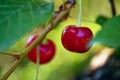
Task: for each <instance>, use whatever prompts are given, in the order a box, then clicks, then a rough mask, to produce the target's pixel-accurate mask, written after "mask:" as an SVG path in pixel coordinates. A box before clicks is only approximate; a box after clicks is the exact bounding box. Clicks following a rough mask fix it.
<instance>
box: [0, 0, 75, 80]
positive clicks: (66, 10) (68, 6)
mask: <svg viewBox="0 0 120 80" xmlns="http://www.w3.org/2000/svg"><path fill="white" fill-rule="evenodd" d="M72 1H75V0H68V1H67V2H66V3H65V4H64V6H63V5H61V6H62V7H60V8H59V9H58V10H59V12H55V14H54V17H53V22H52V26H51V24H49V25H48V26H47V27H46V28H45V29H44V30H43V31H42V32H41V33H40V34H39V36H38V38H37V39H36V40H35V41H34V42H33V43H32V44H31V45H30V46H28V47H27V48H25V49H24V50H23V51H22V52H20V55H18V56H17V57H16V59H15V61H14V63H13V64H12V65H11V66H10V68H9V69H8V71H6V73H5V74H4V75H3V76H2V78H0V80H7V78H8V77H9V76H10V74H11V73H12V72H13V71H14V70H15V69H16V67H17V66H18V65H19V64H20V63H21V61H22V60H23V59H24V58H25V56H26V55H27V54H28V53H29V52H30V51H31V49H32V48H33V47H34V46H36V45H37V44H38V43H40V42H42V40H43V39H44V38H45V36H46V35H47V33H48V32H49V31H50V30H52V29H53V27H55V26H56V24H58V23H59V22H60V21H62V19H63V18H64V17H66V14H69V12H70V10H71V8H72V7H73V6H74V5H75V2H72Z"/></svg>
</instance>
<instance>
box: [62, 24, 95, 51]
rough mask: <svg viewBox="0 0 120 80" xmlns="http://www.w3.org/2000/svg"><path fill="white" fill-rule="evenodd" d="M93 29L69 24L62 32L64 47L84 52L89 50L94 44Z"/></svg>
mask: <svg viewBox="0 0 120 80" xmlns="http://www.w3.org/2000/svg"><path fill="white" fill-rule="evenodd" d="M92 38H93V33H92V31H91V30H90V29H89V28H87V27H76V26H75V25H68V26H67V27H65V28H64V30H63V32H62V37H61V39H62V44H63V46H64V48H66V49H67V50H69V51H73V52H78V53H84V52H87V51H88V50H89V49H90V48H91V46H92V44H90V41H91V39H92Z"/></svg>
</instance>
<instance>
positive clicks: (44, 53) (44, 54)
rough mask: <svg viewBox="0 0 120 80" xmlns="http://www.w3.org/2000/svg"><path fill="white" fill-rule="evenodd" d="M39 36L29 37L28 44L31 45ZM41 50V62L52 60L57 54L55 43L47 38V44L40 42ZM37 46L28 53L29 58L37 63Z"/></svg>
mask: <svg viewBox="0 0 120 80" xmlns="http://www.w3.org/2000/svg"><path fill="white" fill-rule="evenodd" d="M36 38H37V36H32V37H29V39H28V43H27V46H29V45H30V44H31V43H32V42H33V41H34V40H35V39H36ZM38 46H39V52H40V64H45V63H48V62H50V61H51V60H52V59H53V57H54V55H55V44H54V43H53V42H52V41H51V40H50V39H47V41H46V44H39V45H38ZM36 53H37V46H35V47H34V48H33V49H32V50H31V51H30V52H29V53H28V55H27V57H28V59H29V60H30V61H32V62H34V63H36V58H37V54H36Z"/></svg>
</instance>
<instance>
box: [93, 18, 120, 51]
mask: <svg viewBox="0 0 120 80" xmlns="http://www.w3.org/2000/svg"><path fill="white" fill-rule="evenodd" d="M119 36H120V16H115V17H113V18H112V19H110V20H108V21H107V22H106V23H105V24H104V25H103V28H102V29H101V30H100V31H99V32H98V33H97V34H96V37H95V38H94V41H96V42H99V43H101V44H103V45H106V46H109V47H112V48H116V49H118V48H119V47H120V37H119Z"/></svg>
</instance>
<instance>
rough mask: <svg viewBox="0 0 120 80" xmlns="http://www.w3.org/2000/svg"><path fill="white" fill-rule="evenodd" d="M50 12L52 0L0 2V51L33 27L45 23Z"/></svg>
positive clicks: (10, 0) (51, 11)
mask: <svg viewBox="0 0 120 80" xmlns="http://www.w3.org/2000/svg"><path fill="white" fill-rule="evenodd" d="M52 13H53V3H52V2H50V3H48V2H43V1H42V2H38V1H30V0H28V1H24V0H22V1H15V0H14V1H13V0H9V1H3V2H0V37H1V38H0V51H1V50H4V49H6V48H9V47H10V46H11V45H13V44H14V43H16V42H17V41H18V40H19V39H21V38H22V37H23V36H25V35H26V34H27V33H29V32H30V31H31V30H33V29H34V28H35V27H38V26H40V25H43V24H45V23H46V22H47V21H49V19H50V16H51V14H52ZM44 15H45V16H44Z"/></svg>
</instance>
